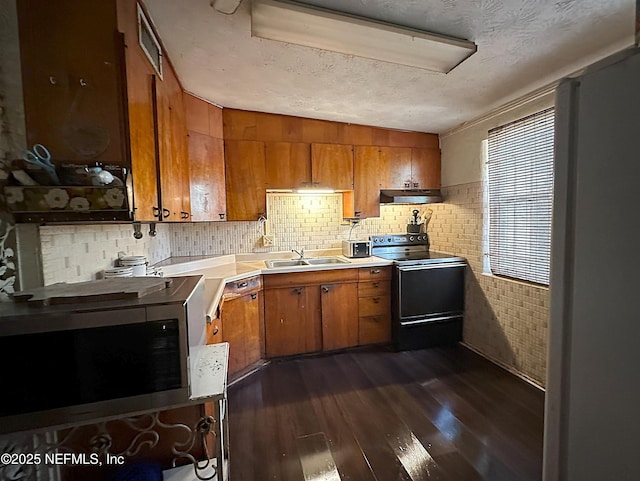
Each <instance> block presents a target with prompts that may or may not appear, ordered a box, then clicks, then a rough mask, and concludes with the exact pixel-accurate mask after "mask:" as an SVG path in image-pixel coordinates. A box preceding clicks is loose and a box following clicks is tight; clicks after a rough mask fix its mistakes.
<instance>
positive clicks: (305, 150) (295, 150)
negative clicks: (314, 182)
mask: <svg viewBox="0 0 640 481" xmlns="http://www.w3.org/2000/svg"><path fill="white" fill-rule="evenodd" d="M265 161H266V173H267V189H295V188H300V187H310V183H311V146H310V145H309V144H305V143H300V142H296V143H291V142H266V143H265Z"/></svg>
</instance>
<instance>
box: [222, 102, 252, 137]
mask: <svg viewBox="0 0 640 481" xmlns="http://www.w3.org/2000/svg"><path fill="white" fill-rule="evenodd" d="M257 115H258V112H249V111H246V110H235V109H223V110H222V119H223V130H224V139H225V140H227V139H229V140H257V122H258V121H257Z"/></svg>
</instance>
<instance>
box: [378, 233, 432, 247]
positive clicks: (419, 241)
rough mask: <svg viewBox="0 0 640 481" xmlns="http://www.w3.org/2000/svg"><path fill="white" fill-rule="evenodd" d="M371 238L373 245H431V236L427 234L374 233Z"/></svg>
mask: <svg viewBox="0 0 640 481" xmlns="http://www.w3.org/2000/svg"><path fill="white" fill-rule="evenodd" d="M369 239H370V240H371V247H376V246H380V247H381V246H407V245H409V246H412V245H413V246H417V245H429V236H428V235H427V234H389V235H372V236H370V237H369Z"/></svg>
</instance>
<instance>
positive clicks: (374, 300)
mask: <svg viewBox="0 0 640 481" xmlns="http://www.w3.org/2000/svg"><path fill="white" fill-rule="evenodd" d="M371 300H372V301H373V303H374V304H380V298H379V297H374V298H372V299H371Z"/></svg>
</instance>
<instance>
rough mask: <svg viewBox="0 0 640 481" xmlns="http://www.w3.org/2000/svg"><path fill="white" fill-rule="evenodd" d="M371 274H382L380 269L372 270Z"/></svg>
mask: <svg viewBox="0 0 640 481" xmlns="http://www.w3.org/2000/svg"><path fill="white" fill-rule="evenodd" d="M371 274H380V269H371Z"/></svg>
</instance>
